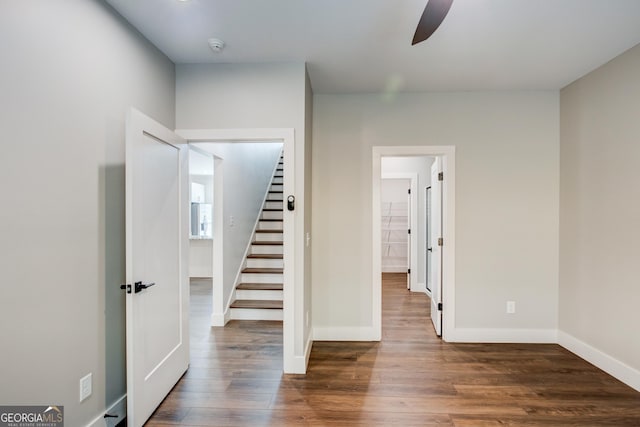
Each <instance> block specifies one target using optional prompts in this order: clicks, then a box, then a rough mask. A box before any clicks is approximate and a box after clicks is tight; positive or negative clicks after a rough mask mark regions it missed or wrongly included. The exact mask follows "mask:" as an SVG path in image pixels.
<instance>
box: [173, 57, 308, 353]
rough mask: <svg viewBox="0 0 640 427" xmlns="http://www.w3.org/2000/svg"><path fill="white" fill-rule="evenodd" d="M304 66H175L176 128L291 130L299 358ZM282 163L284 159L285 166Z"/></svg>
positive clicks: (303, 334) (304, 258) (303, 305)
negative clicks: (293, 162) (294, 167)
mask: <svg viewBox="0 0 640 427" xmlns="http://www.w3.org/2000/svg"><path fill="white" fill-rule="evenodd" d="M310 89H311V88H310V86H308V82H307V78H306V68H305V65H304V64H302V63H296V64H286V63H285V64H191V65H178V66H177V67H176V124H177V127H178V128H179V129H211V128H293V129H294V132H295V163H296V165H299V166H298V167H297V168H296V169H295V193H296V194H295V196H296V213H295V235H296V243H295V263H296V264H295V265H296V268H295V272H296V278H295V283H296V289H295V295H294V298H295V301H296V303H295V305H296V311H295V322H294V323H295V324H294V328H295V339H294V341H295V342H294V348H295V349H294V351H295V353H296V355H298V356H300V357H301V356H303V355H304V352H305V346H307V345H308V338H309V337H310V335H309V328H308V327H307V324H306V321H305V317H306V312H308V311H309V307H308V306H307V303H308V301H309V300H308V298H309V297H308V296H307V295H305V292H309V289H310V286H311V284H310V283H309V278H310V275H309V272H308V270H307V268H308V264H309V262H308V259H309V257H310V248H309V247H306V244H305V235H306V233H307V232H310V231H311V230H310V228H308V227H310V225H311V222H310V216H311V204H310V203H311V195H310V194H309V192H308V191H307V193H306V194H305V188H306V189H307V190H310V188H309V183H308V178H309V174H310V165H309V162H310V152H309V147H310V145H311V139H310V136H308V135H307V134H308V132H310V131H311V129H308V126H309V123H310V119H309V118H308V117H307V116H306V114H307V112H308V111H309V110H310V109H309V108H307V101H308V100H309V99H310V98H311V90H310ZM286 161H287V159H285V162H286Z"/></svg>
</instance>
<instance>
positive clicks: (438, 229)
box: [429, 157, 442, 337]
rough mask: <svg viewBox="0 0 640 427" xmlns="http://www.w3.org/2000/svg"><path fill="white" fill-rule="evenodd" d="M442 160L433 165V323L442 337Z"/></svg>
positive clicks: (437, 159)
mask: <svg viewBox="0 0 640 427" xmlns="http://www.w3.org/2000/svg"><path fill="white" fill-rule="evenodd" d="M441 171H442V160H441V159H440V158H439V157H436V160H435V162H433V164H432V165H431V198H430V200H431V211H430V213H431V224H430V231H431V233H430V236H429V237H430V239H431V242H430V243H429V245H430V247H431V265H430V267H431V272H430V274H431V321H432V322H433V327H434V328H435V330H436V335H438V336H439V337H440V336H442V245H441V244H440V242H441V241H442V240H441V238H442V180H441V177H442V175H441V174H440V172H441Z"/></svg>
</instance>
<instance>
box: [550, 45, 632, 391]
mask: <svg viewBox="0 0 640 427" xmlns="http://www.w3.org/2000/svg"><path fill="white" fill-rule="evenodd" d="M560 107H561V109H560V114H561V116H560V117H561V122H560V124H561V139H560V142H561V144H560V147H561V151H560V165H561V176H560V183H561V184H560V320H559V328H560V337H561V343H562V344H564V345H567V346H568V347H569V348H571V349H572V350H574V351H576V352H578V354H581V355H582V356H583V357H586V358H587V359H588V360H591V361H594V362H596V363H597V362H598V359H599V361H600V362H602V361H605V364H604V365H603V364H602V363H599V366H601V367H603V368H605V369H607V365H608V366H609V367H614V368H615V367H616V366H617V368H616V369H618V368H620V369H619V370H618V372H617V373H616V372H612V370H610V369H608V370H609V372H612V373H614V374H617V375H616V376H618V378H620V379H623V380H625V381H626V382H627V383H629V384H631V385H633V386H634V387H635V388H636V389H638V390H640V340H639V339H638V326H639V325H640V310H639V307H640V304H639V303H640V286H639V285H638V276H639V274H638V259H640V245H639V244H638V242H640V186H639V185H638V183H639V182H640V168H639V167H638V164H639V162H640V144H639V143H638V135H640V120H638V111H640V46H636V47H635V48H633V49H631V50H629V51H627V52H626V53H624V54H622V55H621V56H619V57H617V58H616V59H614V60H612V61H611V62H609V63H608V64H605V65H604V66H602V67H600V68H599V69H597V70H595V71H593V72H591V73H590V74H588V75H586V76H585V77H583V78H581V79H579V80H578V81H576V82H574V83H572V84H571V85H569V86H567V87H566V88H564V89H563V90H562V91H561V93H560ZM594 358H595V359H594ZM621 365H626V367H623V366H621ZM614 371H615V369H614Z"/></svg>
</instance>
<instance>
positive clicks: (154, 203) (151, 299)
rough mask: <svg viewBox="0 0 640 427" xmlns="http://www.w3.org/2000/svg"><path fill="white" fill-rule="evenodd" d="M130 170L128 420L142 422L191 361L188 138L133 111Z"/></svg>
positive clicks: (129, 119) (130, 118)
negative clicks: (188, 258)
mask: <svg viewBox="0 0 640 427" xmlns="http://www.w3.org/2000/svg"><path fill="white" fill-rule="evenodd" d="M125 170H126V276H127V285H126V288H127V289H126V292H127V296H126V300H127V309H126V316H127V322H126V325H127V326H126V328H127V424H128V426H141V425H143V424H144V423H145V421H147V419H148V418H149V416H150V415H151V414H152V413H153V411H154V410H155V409H156V408H157V407H158V405H159V404H160V403H161V402H162V400H163V399H164V397H165V396H166V395H167V394H168V393H169V391H170V390H171V388H172V387H173V386H174V385H175V384H176V382H178V380H179V379H180V377H181V376H182V374H183V373H184V372H185V371H186V370H187V368H188V364H189V325H188V319H189V288H188V276H187V275H188V273H187V266H188V263H187V254H188V251H187V250H188V247H187V244H188V233H189V222H188V209H187V208H188V150H187V144H186V143H185V141H184V140H183V139H182V138H180V137H179V136H177V135H175V134H174V133H173V132H171V131H169V130H168V129H166V128H164V127H163V126H162V125H160V124H159V123H157V122H155V121H154V120H152V119H151V118H149V117H147V116H145V115H144V114H142V113H141V112H139V111H137V110H134V109H131V111H130V112H129V115H128V116H127V134H126V165H125Z"/></svg>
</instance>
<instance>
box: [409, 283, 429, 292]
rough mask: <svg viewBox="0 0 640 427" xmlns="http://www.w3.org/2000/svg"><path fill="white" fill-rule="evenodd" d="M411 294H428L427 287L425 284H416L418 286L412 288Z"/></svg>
mask: <svg viewBox="0 0 640 427" xmlns="http://www.w3.org/2000/svg"><path fill="white" fill-rule="evenodd" d="M411 292H423V293H425V294H426V293H427V285H426V284H425V283H416V286H415V287H413V288H411Z"/></svg>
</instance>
